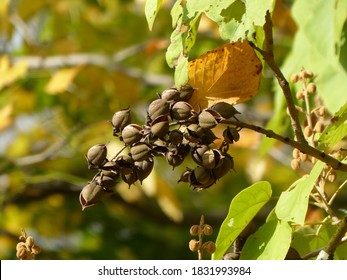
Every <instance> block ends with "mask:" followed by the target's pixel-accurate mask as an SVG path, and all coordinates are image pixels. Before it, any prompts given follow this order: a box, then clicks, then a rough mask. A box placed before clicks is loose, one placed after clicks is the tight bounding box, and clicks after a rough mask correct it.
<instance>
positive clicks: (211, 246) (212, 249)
mask: <svg viewBox="0 0 347 280" xmlns="http://www.w3.org/2000/svg"><path fill="white" fill-rule="evenodd" d="M202 247H203V248H204V249H205V250H206V251H207V252H208V253H209V254H213V253H214V252H215V251H216V245H215V244H214V242H212V241H207V242H205V243H204V244H203V245H202Z"/></svg>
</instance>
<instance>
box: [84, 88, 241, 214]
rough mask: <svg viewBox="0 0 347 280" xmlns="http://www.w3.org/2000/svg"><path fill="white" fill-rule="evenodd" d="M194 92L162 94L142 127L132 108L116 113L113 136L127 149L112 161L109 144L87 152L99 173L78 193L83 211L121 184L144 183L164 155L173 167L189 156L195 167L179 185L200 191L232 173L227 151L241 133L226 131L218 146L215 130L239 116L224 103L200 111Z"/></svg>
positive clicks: (188, 171)
mask: <svg viewBox="0 0 347 280" xmlns="http://www.w3.org/2000/svg"><path fill="white" fill-rule="evenodd" d="M193 94H194V89H193V88H192V87H191V86H189V85H186V86H182V87H181V88H179V89H177V88H175V87H172V88H168V89H166V90H164V91H163V92H162V93H161V94H158V98H157V99H155V100H153V101H152V102H150V103H149V106H148V108H147V114H146V118H145V123H144V124H142V125H141V124H136V123H132V122H131V111H130V109H129V108H126V109H122V110H120V111H118V112H115V113H114V115H113V117H112V119H111V120H110V124H111V125H112V133H113V135H114V136H115V137H117V138H118V139H119V140H120V141H122V142H123V144H124V147H123V148H122V149H121V150H120V151H119V152H118V153H117V154H116V155H115V156H113V157H112V158H108V157H109V152H108V150H107V145H105V144H96V145H94V146H92V147H91V148H90V149H89V150H88V152H87V154H86V155H85V157H86V159H87V163H88V168H89V169H97V170H98V172H97V174H96V175H95V176H94V178H93V179H92V180H91V181H90V182H89V183H88V184H87V185H86V186H85V187H84V188H83V189H82V191H81V193H80V203H81V205H82V209H85V208H87V207H90V206H92V205H95V204H96V203H97V202H99V201H100V200H102V199H104V198H105V197H107V196H109V195H111V194H112V192H113V187H114V185H115V184H116V183H117V182H118V180H123V181H124V182H126V183H127V184H128V185H129V187H130V186H131V185H132V184H135V183H136V182H139V183H142V181H143V180H144V179H146V178H147V177H148V176H149V175H150V173H151V171H152V170H153V166H154V157H159V156H160V157H165V159H166V161H167V163H168V164H169V166H171V167H172V168H175V167H177V166H179V165H181V164H182V163H183V162H184V160H185V159H186V158H187V156H191V157H192V158H193V160H194V161H195V163H196V164H197V166H196V167H195V168H193V169H187V170H186V171H185V172H184V173H183V174H182V176H181V178H180V179H179V181H178V182H187V183H189V184H190V186H191V187H192V188H193V189H196V190H203V189H206V188H208V187H210V186H212V185H213V184H215V183H216V182H217V180H219V179H220V178H222V177H223V176H224V175H226V174H227V173H228V172H229V171H231V170H232V169H233V167H234V162H233V158H232V157H231V156H230V155H229V154H228V153H227V150H228V147H229V145H230V144H233V143H234V142H236V141H238V140H239V138H240V136H239V133H238V132H239V130H238V129H237V128H234V127H227V128H226V129H225V131H224V132H223V139H222V143H223V144H222V145H221V146H220V147H219V148H216V145H215V143H214V141H215V140H216V139H217V136H216V135H215V134H214V132H213V131H212V129H213V128H215V127H216V126H217V125H218V124H220V123H221V122H223V120H226V119H228V118H232V117H233V118H235V119H236V117H235V115H236V114H239V112H238V111H237V110H236V109H235V108H234V107H233V106H232V105H230V104H228V103H225V102H220V103H216V104H214V105H213V106H211V107H209V108H204V109H202V110H200V111H196V110H194V109H193V108H192V106H191V105H190V104H189V102H188V101H189V99H190V98H191V97H192V95H193ZM236 120H237V119H236Z"/></svg>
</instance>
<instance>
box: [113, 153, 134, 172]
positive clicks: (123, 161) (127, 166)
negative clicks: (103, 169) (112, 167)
mask: <svg viewBox="0 0 347 280" xmlns="http://www.w3.org/2000/svg"><path fill="white" fill-rule="evenodd" d="M115 162H116V164H117V170H119V172H120V173H121V174H122V175H123V174H129V173H131V172H132V171H133V168H134V159H133V158H132V157H131V156H129V155H119V156H118V157H117V158H116V160H115Z"/></svg>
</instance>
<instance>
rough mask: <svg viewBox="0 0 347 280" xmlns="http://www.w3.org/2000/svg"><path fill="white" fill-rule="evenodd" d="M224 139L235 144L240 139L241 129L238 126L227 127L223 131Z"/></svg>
mask: <svg viewBox="0 0 347 280" xmlns="http://www.w3.org/2000/svg"><path fill="white" fill-rule="evenodd" d="M223 137H224V141H225V142H226V143H228V144H233V143H234V142H237V141H239V140H240V134H239V130H238V129H237V128H236V127H229V126H228V127H227V128H226V129H225V130H224V131H223Z"/></svg>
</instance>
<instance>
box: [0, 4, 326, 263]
mask: <svg viewBox="0 0 347 280" xmlns="http://www.w3.org/2000/svg"><path fill="white" fill-rule="evenodd" d="M173 3H174V1H169V0H168V1H163V7H162V10H161V11H160V13H159V14H158V16H157V19H156V22H155V24H154V28H153V30H152V31H151V32H150V31H149V29H148V26H147V22H146V19H145V16H144V4H145V1H144V0H133V1H127V0H59V1H56V0H35V1H31V0H12V1H11V0H2V1H1V2H0V259H16V250H15V246H16V243H17V242H18V236H19V235H20V234H21V230H22V229H23V228H24V229H25V230H26V232H27V234H28V235H31V236H33V237H34V239H35V241H36V243H37V244H38V245H40V246H41V248H42V252H41V253H40V254H39V255H38V256H37V259H64V260H66V259H67V260H69V259H197V256H196V254H194V253H192V252H190V251H189V249H188V242H189V240H190V239H191V238H192V236H190V234H189V228H190V226H192V225H194V224H198V223H199V220H200V216H201V215H204V216H205V222H206V223H208V224H210V225H212V226H213V228H214V233H213V235H212V236H209V237H206V241H207V240H212V241H213V240H215V238H216V236H217V234H218V229H219V226H220V225H221V223H222V221H223V219H224V218H225V216H226V214H227V212H228V208H229V204H230V201H231V199H232V198H233V197H234V196H235V195H236V194H237V193H238V192H239V191H240V190H242V189H243V188H245V187H247V186H249V185H251V184H252V183H253V182H255V181H258V180H268V181H270V182H271V184H272V186H273V189H274V196H277V195H279V194H280V192H281V191H282V190H284V189H286V188H288V187H289V186H290V184H291V182H293V181H294V180H296V179H298V178H299V177H300V175H302V174H300V173H298V172H295V171H293V170H292V169H291V168H290V161H291V152H292V150H291V149H290V148H288V147H284V146H282V145H275V146H273V148H272V149H271V150H269V152H268V153H267V154H266V155H259V153H258V150H259V144H260V143H261V140H262V137H260V136H259V135H257V134H255V133H253V132H250V131H246V130H244V131H241V140H240V141H239V142H238V143H237V144H235V145H233V146H232V148H231V150H230V154H231V155H232V156H233V157H234V160H235V172H232V173H230V174H229V175H227V176H225V177H224V178H223V179H222V180H220V181H219V182H218V184H216V185H214V186H213V187H211V188H210V189H208V190H206V191H202V192H196V191H193V190H192V189H191V188H190V187H189V186H188V185H187V184H185V183H179V184H178V183H177V181H178V179H179V177H180V174H181V173H182V172H183V171H184V170H185V168H186V166H192V165H193V163H192V162H191V161H189V160H187V161H186V162H185V163H184V164H183V165H182V166H180V167H177V168H175V169H174V170H173V169H172V167H170V166H169V165H168V164H167V163H166V161H165V159H164V158H156V160H155V168H154V171H153V172H152V174H151V176H150V177H149V178H148V179H146V180H145V181H144V182H143V184H142V185H133V186H131V187H130V188H129V187H128V186H127V185H126V184H124V183H122V182H119V183H118V184H117V185H116V186H115V193H114V194H113V195H112V196H111V197H110V198H108V199H106V200H105V201H103V202H101V203H99V204H97V205H95V206H93V207H90V208H88V209H86V210H84V211H82V210H81V205H80V203H79V193H80V191H81V189H82V187H83V186H84V185H86V184H87V182H88V181H90V180H91V179H92V178H93V176H94V174H95V172H94V171H90V170H88V168H87V162H86V160H85V158H84V154H86V152H87V150H88V149H89V148H90V147H91V146H92V145H94V144H98V143H105V144H107V145H108V147H109V150H110V152H114V151H116V150H117V149H118V148H119V147H120V146H119V145H120V143H119V141H118V139H117V138H115V137H114V136H113V135H112V127H111V125H110V123H109V120H110V119H111V117H112V115H113V114H114V112H116V111H118V110H120V109H124V108H127V107H129V106H130V109H131V110H132V120H133V122H135V123H139V124H142V123H143V122H144V120H145V117H146V106H148V104H149V102H150V101H152V100H153V99H155V98H157V94H158V93H160V92H162V91H163V90H164V89H165V88H168V87H170V86H172V85H173V70H172V69H170V68H169V67H168V66H167V64H166V61H165V51H166V48H167V46H168V44H169V38H170V34H171V32H172V24H171V17H170V9H171V7H172V5H173ZM290 6H291V1H278V3H277V5H276V9H275V13H274V24H275V43H276V44H275V52H276V54H277V60H278V61H279V63H280V64H281V63H282V61H283V60H284V58H285V57H286V55H287V54H288V52H289V51H290V48H291V44H292V41H293V36H294V34H295V31H296V25H295V22H294V20H293V19H292V18H291V14H290ZM222 43H224V42H222V41H221V40H220V38H219V33H218V27H217V26H215V25H214V24H213V23H211V22H210V21H209V20H208V19H206V18H203V19H202V22H201V27H200V29H199V34H198V39H197V43H196V45H195V47H194V49H193V53H192V58H194V56H198V55H200V54H202V53H203V52H204V51H206V50H209V49H212V48H214V47H217V46H219V45H220V44H222ZM299 70H300V69H298V71H299ZM273 97H274V96H273V77H272V74H271V73H270V72H269V71H268V69H266V68H265V69H264V72H263V78H262V81H261V88H260V91H259V93H258V95H257V97H256V98H254V99H253V100H251V101H248V102H246V103H245V104H240V105H239V106H238V107H237V108H238V110H239V111H240V112H241V113H242V115H241V117H240V118H242V119H244V120H247V121H249V122H252V123H255V124H259V125H265V124H266V123H267V122H268V121H269V120H270V119H271V117H272V109H273ZM271 206H272V205H271V203H270V204H269V205H267V206H266V207H265V208H264V209H263V211H261V213H259V215H258V216H257V218H256V221H257V220H259V221H262V222H263V221H264V219H265V218H266V215H267V214H268V213H269V211H270V210H271ZM310 213H311V214H310V215H312V219H314V217H315V215H317V216H319V219H320V218H321V217H320V213H319V211H318V212H317V211H315V210H314V209H313V210H312V211H311V212H310ZM205 258H209V256H205Z"/></svg>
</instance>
